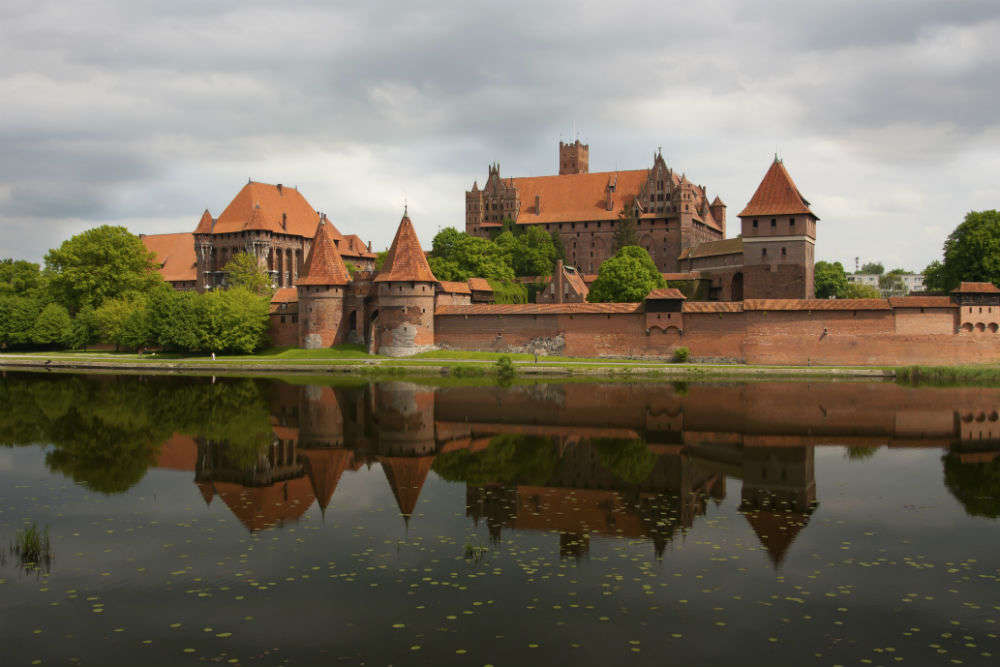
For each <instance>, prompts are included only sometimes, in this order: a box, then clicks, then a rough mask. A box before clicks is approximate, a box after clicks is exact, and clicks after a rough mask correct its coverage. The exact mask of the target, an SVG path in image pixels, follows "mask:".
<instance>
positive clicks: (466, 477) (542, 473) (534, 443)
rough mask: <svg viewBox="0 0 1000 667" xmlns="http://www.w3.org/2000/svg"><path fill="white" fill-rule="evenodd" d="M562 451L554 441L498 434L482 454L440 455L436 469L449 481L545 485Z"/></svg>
mask: <svg viewBox="0 0 1000 667" xmlns="http://www.w3.org/2000/svg"><path fill="white" fill-rule="evenodd" d="M558 462H559V452H558V450H557V448H556V445H555V443H554V442H553V441H552V440H551V439H550V438H542V437H537V436H526V435H498V436H496V437H495V438H493V439H492V440H491V441H490V444H489V446H488V447H487V448H486V449H484V450H482V451H479V452H472V451H469V450H467V449H460V450H457V451H452V452H444V453H441V454H438V455H437V457H436V458H435V459H434V464H433V469H434V472H436V473H437V474H438V475H440V476H441V477H443V478H444V479H446V480H448V481H449V482H466V483H468V484H490V483H497V484H513V483H521V484H543V483H544V482H545V481H546V480H548V479H549V478H550V477H551V476H552V473H553V472H554V471H555V469H556V465H557V464H558Z"/></svg>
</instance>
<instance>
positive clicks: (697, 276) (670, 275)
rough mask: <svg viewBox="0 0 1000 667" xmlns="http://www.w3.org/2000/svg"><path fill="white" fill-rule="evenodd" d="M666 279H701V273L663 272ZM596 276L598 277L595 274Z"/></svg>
mask: <svg viewBox="0 0 1000 667" xmlns="http://www.w3.org/2000/svg"><path fill="white" fill-rule="evenodd" d="M660 275H662V276H663V279H664V280H699V279H700V278H701V273H700V272H699V271H688V272H686V273H661V274H660ZM594 278H597V276H596V275H595V276H594Z"/></svg>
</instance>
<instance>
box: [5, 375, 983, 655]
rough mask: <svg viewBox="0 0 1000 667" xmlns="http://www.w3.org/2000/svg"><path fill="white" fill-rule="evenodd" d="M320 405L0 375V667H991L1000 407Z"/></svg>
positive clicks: (430, 392)
mask: <svg viewBox="0 0 1000 667" xmlns="http://www.w3.org/2000/svg"><path fill="white" fill-rule="evenodd" d="M317 382H323V383H325V384H309V383H308V381H305V380H293V381H290V382H289V383H285V382H281V381H277V380H248V379H223V378H216V379H214V381H213V379H212V378H177V377H140V376H116V375H92V376H82V375H60V374H18V373H7V374H5V375H3V376H2V377H0V406H3V409H2V411H0V443H2V444H3V446H2V447H0V546H2V547H3V549H2V551H3V554H4V557H3V560H2V563H0V633H2V637H3V638H4V640H5V642H4V648H3V652H2V654H0V655H2V660H0V662H2V664H3V665H23V664H34V663H35V661H41V662H40V663H38V664H47V665H52V664H55V665H67V664H70V665H72V664H81V665H102V666H107V665H186V664H191V665H195V664H201V663H206V662H210V663H222V664H243V665H284V664H288V665H316V664H324V665H325V664H330V665H410V664H418V665H424V664H426V665H485V664H492V665H498V666H499V665H532V664H564V663H571V664H574V665H591V664H594V665H597V664H600V665H608V664H634V665H647V664H656V665H662V664H664V663H668V664H669V663H673V662H676V663H680V664H692V665H731V664H740V665H811V664H815V665H857V664H873V665H895V664H904V665H951V664H966V665H977V664H996V662H995V661H996V659H997V658H996V654H997V652H998V651H1000V645H998V640H997V634H998V632H1000V586H998V575H1000V550H998V545H1000V539H998V538H1000V530H998V521H997V517H998V515H1000V458H997V459H994V458H993V457H994V455H995V454H996V453H997V452H1000V422H998V415H997V410H998V409H1000V391H998V390H991V389H934V388H922V389H913V388H904V387H899V386H896V385H893V384H881V383H828V382H810V383H806V382H789V383H752V384H736V383H707V384H674V385H671V384H664V385H650V384H639V385H627V384H610V385H595V384H566V385H559V384H539V385H534V386H514V387H511V388H508V389H503V388H498V387H477V386H471V387H470V386H440V387H434V386H429V385H418V384H411V383H404V382H389V383H383V384H369V383H367V382H364V381H353V380H347V381H344V380H336V381H334V380H317ZM30 522H35V523H36V524H37V525H39V526H40V527H46V526H47V527H48V530H49V534H50V536H51V561H50V562H49V563H48V564H47V565H45V564H43V565H42V566H33V565H31V564H25V563H23V562H22V559H21V558H20V557H19V556H18V554H17V552H16V551H14V552H12V551H11V550H10V549H9V548H8V547H7V545H8V544H10V543H11V542H12V541H14V540H15V535H16V533H17V531H18V530H19V529H22V528H23V527H24V526H25V525H26V524H28V523H30Z"/></svg>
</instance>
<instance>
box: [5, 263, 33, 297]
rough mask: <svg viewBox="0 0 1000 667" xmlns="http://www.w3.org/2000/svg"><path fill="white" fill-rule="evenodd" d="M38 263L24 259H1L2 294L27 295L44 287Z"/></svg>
mask: <svg viewBox="0 0 1000 667" xmlns="http://www.w3.org/2000/svg"><path fill="white" fill-rule="evenodd" d="M42 284H43V281H42V272H41V270H39V268H38V265H37V264H35V263H33V262H26V261H24V260H23V259H18V260H14V259H10V258H7V259H0V294H14V295H20V296H26V295H30V294H33V293H34V292H35V291H36V290H38V289H39V288H41V287H42Z"/></svg>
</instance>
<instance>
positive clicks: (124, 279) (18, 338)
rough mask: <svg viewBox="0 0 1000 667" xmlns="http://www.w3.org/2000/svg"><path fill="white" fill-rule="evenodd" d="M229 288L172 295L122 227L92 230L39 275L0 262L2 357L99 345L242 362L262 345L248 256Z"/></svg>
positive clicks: (48, 260)
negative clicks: (232, 357)
mask: <svg viewBox="0 0 1000 667" xmlns="http://www.w3.org/2000/svg"><path fill="white" fill-rule="evenodd" d="M228 268H229V267H227V269H228ZM230 283H231V284H232V285H233V287H232V288H231V289H228V290H224V291H215V292H208V293H204V294H196V293H194V292H177V291H175V290H174V289H173V288H172V287H171V286H170V285H169V284H167V283H165V282H164V281H163V279H162V278H161V276H160V274H159V272H158V271H157V267H156V266H155V264H154V262H153V255H152V254H151V253H150V252H149V251H148V250H146V247H145V246H144V245H143V243H142V240H141V239H140V238H139V237H137V236H135V235H133V234H130V233H129V232H128V230H126V229H125V228H124V227H110V226H103V227H97V228H94V229H90V230H87V231H85V232H83V233H81V234H78V235H76V236H74V237H72V238H71V239H69V240H67V241H65V242H64V243H63V244H62V245H61V246H60V247H59V248H56V249H53V250H50V251H49V252H48V253H47V254H46V256H45V266H44V268H42V267H40V266H39V265H38V264H35V263H32V262H27V261H24V260H14V259H3V260H0V350H16V349H86V348H87V347H88V346H91V345H94V344H96V343H106V344H111V345H114V346H115V347H116V348H117V349H121V350H141V349H143V348H149V347H156V348H162V349H164V350H169V351H177V352H232V353H242V354H247V353H250V352H253V351H254V350H257V349H259V348H261V347H263V346H265V345H266V344H267V336H266V332H267V320H268V309H269V304H270V290H269V287H268V281H267V279H266V276H265V275H264V274H263V272H262V271H260V270H259V269H257V268H256V264H255V262H253V261H252V258H248V257H244V256H241V255H238V256H237V257H236V258H234V260H233V262H232V271H231V272H230Z"/></svg>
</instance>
